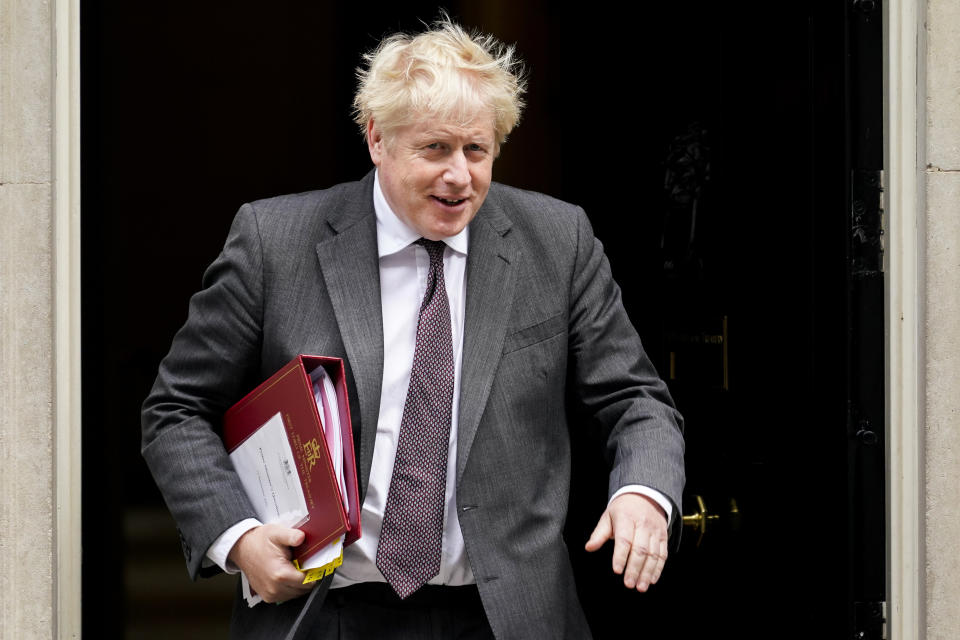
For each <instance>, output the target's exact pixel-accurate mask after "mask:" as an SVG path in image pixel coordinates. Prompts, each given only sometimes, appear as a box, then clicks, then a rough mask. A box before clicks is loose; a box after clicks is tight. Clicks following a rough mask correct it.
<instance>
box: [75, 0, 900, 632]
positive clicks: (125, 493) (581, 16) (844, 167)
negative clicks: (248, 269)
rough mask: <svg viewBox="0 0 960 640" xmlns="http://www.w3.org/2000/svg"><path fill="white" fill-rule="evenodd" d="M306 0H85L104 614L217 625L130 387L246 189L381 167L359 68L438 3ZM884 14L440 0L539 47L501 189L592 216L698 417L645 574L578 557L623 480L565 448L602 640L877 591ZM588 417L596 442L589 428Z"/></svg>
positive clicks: (88, 426)
mask: <svg viewBox="0 0 960 640" xmlns="http://www.w3.org/2000/svg"><path fill="white" fill-rule="evenodd" d="M307 4H308V3H303V4H300V3H281V4H280V5H275V6H273V7H272V8H271V9H269V10H266V9H263V8H262V7H261V5H259V4H257V3H250V2H239V3H233V4H231V6H230V11H229V13H224V12H222V11H220V10H218V9H216V8H214V7H207V6H206V5H196V4H194V3H189V4H188V3H162V4H159V5H151V6H139V5H138V6H132V5H131V6H126V5H124V6H115V5H110V6H107V5H106V3H102V4H101V3H95V2H84V3H83V5H82V29H83V43H82V65H83V87H82V107H83V123H82V124H83V126H82V131H83V134H82V135H83V139H82V142H83V150H82V160H83V169H82V170H83V202H82V204H83V256H84V257H83V286H84V289H83V291H84V299H83V335H84V338H83V340H84V343H83V347H84V360H83V367H84V385H83V386H84V397H83V405H84V450H83V468H84V540H83V547H84V565H83V567H84V583H83V589H84V590H83V598H84V630H85V631H86V632H87V633H88V634H89V635H91V636H95V637H176V636H179V637H184V638H186V637H191V635H190V634H191V633H195V634H197V635H198V637H199V635H200V634H207V635H206V637H210V635H209V634H214V636H216V635H217V634H223V633H224V630H225V629H226V625H227V621H228V619H229V606H230V605H229V598H230V595H231V593H232V580H230V579H228V578H225V577H220V578H217V579H215V580H214V581H212V582H208V583H205V584H203V585H191V584H189V583H188V581H187V579H186V573H185V572H184V570H183V568H182V564H181V562H182V560H181V558H180V551H179V544H178V542H177V538H176V532H175V530H174V529H173V526H172V524H171V523H170V521H169V520H167V519H166V516H165V515H164V511H163V507H162V502H161V501H160V498H159V494H158V493H157V491H156V490H155V488H154V487H153V483H152V480H151V479H150V478H149V476H148V474H147V472H146V469H145V468H144V466H143V464H142V462H141V460H140V458H139V455H138V450H139V445H138V443H139V429H138V424H139V417H138V416H139V404H140V402H141V401H142V399H143V397H144V396H145V395H146V393H147V391H148V389H149V386H150V384H151V383H152V380H153V376H154V375H155V373H156V366H157V364H158V362H159V360H160V358H161V357H162V356H163V354H164V353H165V351H166V348H167V347H168V345H169V340H170V338H171V337H172V335H173V333H174V332H175V330H176V329H177V328H178V327H179V326H180V324H181V323H182V321H183V319H184V316H185V313H186V303H187V299H188V297H189V296H190V294H191V293H193V292H194V291H195V290H196V289H197V287H198V286H199V282H200V275H201V274H202V271H203V269H204V268H205V266H206V265H207V264H208V263H209V262H210V261H211V260H212V259H213V258H214V257H215V256H216V254H217V253H218V252H219V249H220V247H221V244H222V241H223V238H224V237H225V234H226V230H227V227H228V225H229V223H230V220H231V218H232V216H233V214H234V212H235V211H236V209H237V208H238V207H239V205H240V204H241V203H243V202H245V201H248V200H253V199H256V198H260V197H265V196H270V195H275V194H279V193H285V192H292V191H299V190H305V189H312V188H320V187H325V186H329V185H332V184H335V183H337V182H342V181H345V180H353V179H356V178H358V177H360V176H362V175H363V174H364V173H365V172H366V171H367V169H368V168H369V159H368V157H367V154H366V149H365V148H364V145H363V143H362V140H361V138H360V136H359V134H358V132H357V131H355V128H354V127H353V125H352V123H351V122H350V115H349V109H350V107H349V104H350V99H351V94H352V90H353V82H354V81H353V69H354V67H356V66H357V64H358V63H359V57H360V54H361V53H362V52H363V51H365V50H367V49H369V48H370V47H371V46H373V45H374V44H375V43H376V40H377V39H378V38H379V37H380V36H381V35H382V34H384V33H387V32H390V31H393V30H396V29H398V28H401V29H402V28H406V29H416V28H417V24H418V23H417V18H422V19H426V20H429V19H431V18H432V17H433V16H434V15H435V13H436V5H435V4H434V5H431V4H426V3H414V5H405V6H403V7H401V8H397V7H393V8H390V9H388V10H385V11H378V12H376V15H371V13H372V12H370V11H369V8H368V7H362V6H352V5H348V4H347V3H338V4H335V5H332V6H312V5H311V6H307ZM810 4H811V5H820V4H826V3H810ZM867 4H869V3H853V4H851V5H850V6H847V5H846V4H840V5H838V6H832V7H827V6H809V7H804V6H797V5H795V4H783V3H781V4H780V5H776V4H774V5H771V4H769V3H759V2H747V3H739V4H736V5H729V4H727V5H723V4H718V3H712V2H694V3H684V4H683V5H677V6H676V7H674V6H659V5H657V6H654V5H650V6H642V7H637V8H633V9H629V10H623V9H621V10H618V11H617V12H616V13H615V14H613V15H611V14H610V13H606V12H604V13H600V12H596V13H589V12H586V10H585V8H584V7H583V6H577V7H571V8H560V7H558V6H552V5H548V4H547V3H531V4H528V5H525V6H514V5H510V6H509V11H508V10H507V8H508V6H507V4H506V3H502V2H495V3H487V5H486V6H485V8H482V9H481V8H476V7H471V6H468V3H461V5H462V6H461V5H457V4H454V5H450V6H449V8H450V11H451V14H452V15H453V16H454V17H455V18H457V17H459V18H460V19H462V20H463V22H465V23H467V24H471V25H476V26H478V27H480V28H482V29H484V30H487V31H491V32H493V33H495V34H497V35H498V36H499V37H501V38H502V39H504V40H506V41H510V42H516V43H517V48H518V50H519V53H520V54H521V55H522V56H523V57H524V58H525V59H526V60H527V62H528V64H529V67H530V74H531V75H530V91H529V95H528V104H529V107H528V110H527V111H526V114H525V117H524V120H523V122H522V123H521V125H520V127H519V128H518V129H517V131H516V132H515V133H514V134H513V135H512V136H511V139H510V141H509V143H508V144H507V145H506V146H505V148H504V150H503V153H502V156H501V158H500V159H498V161H497V163H496V165H495V169H494V171H495V179H497V180H499V181H502V182H506V183H508V184H513V185H516V186H520V187H525V188H530V189H535V190H538V191H543V192H546V193H549V194H551V195H554V196H557V197H560V198H562V199H565V200H568V201H572V202H575V203H577V204H580V205H582V206H583V207H584V208H585V210H586V211H587V213H588V215H589V216H590V219H591V221H592V223H593V224H594V227H595V230H596V232H597V235H598V237H599V238H600V239H601V240H602V241H603V242H604V245H605V247H606V250H607V253H608V255H609V257H610V260H611V263H612V265H613V271H614V274H615V276H616V277H617V279H618V281H619V282H620V284H621V287H622V289H623V295H624V300H625V303H626V305H627V307H628V311H629V312H630V314H631V317H632V318H633V320H634V323H635V324H636V325H637V327H638V329H639V331H640V332H641V335H642V337H643V338H644V342H645V345H646V347H647V350H648V351H649V352H650V353H651V355H652V356H653V357H654V359H655V362H656V364H657V367H658V369H659V371H660V373H661V375H662V376H663V377H665V378H667V379H668V380H669V382H670V385H671V389H672V391H673V393H674V395H675V398H676V400H677V402H678V404H679V406H680V408H681V410H682V411H683V413H684V415H685V417H686V420H687V441H688V451H687V472H688V487H687V495H686V496H685V503H686V504H685V505H684V513H685V514H687V515H689V516H691V518H690V526H689V527H687V528H686V530H685V533H684V538H683V541H682V544H681V548H680V550H679V551H677V552H675V553H674V554H673V555H672V556H671V559H670V561H669V564H668V568H667V571H666V572H665V574H664V578H663V579H662V581H661V584H659V585H657V586H656V587H655V588H654V589H653V590H652V591H651V593H649V594H646V595H639V594H635V593H629V592H626V591H625V590H624V589H623V588H622V586H619V585H618V584H617V580H616V579H615V578H614V577H613V576H612V574H611V572H610V570H609V560H608V556H609V551H607V552H606V553H604V552H601V554H599V555H597V556H592V555H591V556H588V555H586V554H584V553H582V552H580V551H579V549H580V548H582V544H583V541H585V540H586V537H587V535H588V533H589V529H590V528H591V527H592V526H593V524H594V523H595V520H596V517H597V516H598V515H599V513H600V510H602V507H603V501H604V499H605V491H606V481H605V479H604V478H603V477H602V475H600V474H598V473H597V471H598V465H599V464H600V461H599V460H598V459H597V457H595V456H592V455H583V456H582V457H580V458H578V459H577V460H576V463H577V466H576V473H577V474H578V476H577V483H576V486H577V488H578V490H577V493H576V494H575V495H574V496H573V497H572V504H571V516H570V522H569V525H568V529H567V539H568V545H569V546H570V549H571V553H572V555H573V557H574V562H575V566H576V568H577V570H578V574H579V584H580V587H581V599H582V600H583V602H584V605H585V607H586V609H587V611H588V614H589V615H590V617H591V624H592V625H593V627H594V630H595V635H596V636H597V637H600V638H606V637H615V634H617V633H619V632H620V631H622V630H623V629H624V628H625V627H626V626H627V625H630V627H631V628H637V630H638V632H639V631H640V630H641V629H644V628H646V627H645V626H641V625H650V628H651V629H652V631H650V632H649V633H648V634H647V636H648V637H662V636H666V635H667V634H670V635H671V636H672V637H700V636H704V635H713V634H716V635H717V636H723V637H726V636H734V637H744V638H746V637H769V636H771V635H774V636H776V637H835V636H840V635H843V634H845V633H848V632H850V633H851V634H852V630H853V628H854V625H855V622H856V621H855V620H854V616H855V611H858V610H860V609H858V606H857V605H855V604H854V603H855V602H863V603H865V604H864V605H863V606H862V607H861V608H862V609H863V611H866V612H869V610H870V609H869V604H870V603H872V602H876V601H878V600H881V599H882V594H883V584H882V576H883V573H884V572H883V571H882V570H880V571H878V570H877V567H878V565H877V560H876V558H877V557H879V558H880V560H879V561H880V563H881V567H880V568H881V569H882V558H883V555H882V549H883V521H882V504H883V497H882V485H883V477H882V465H880V468H879V469H877V468H876V466H877V465H876V464H875V463H876V461H877V460H878V459H879V460H880V461H882V460H883V456H882V442H877V441H875V440H874V441H872V442H871V443H870V444H869V445H866V444H865V440H869V435H866V434H864V433H863V431H864V430H866V431H871V429H869V426H870V424H873V425H882V424H883V419H882V413H880V414H877V408H876V406H866V404H864V399H867V400H869V401H870V402H873V403H874V405H875V404H876V402H877V389H876V385H875V384H874V383H875V378H871V377H870V375H869V374H870V372H871V371H872V372H873V373H876V372H877V371H879V372H880V373H881V374H882V369H883V353H882V346H881V348H880V350H878V349H877V342H876V339H875V337H876V335H878V332H879V335H882V329H883V327H882V315H881V314H879V313H877V314H871V313H870V312H869V305H870V304H875V301H876V283H877V280H876V279H870V278H871V277H872V276H871V277H868V278H867V279H866V280H864V278H863V277H860V276H856V275H855V274H853V272H852V271H851V264H852V262H851V252H852V251H853V249H856V248H857V247H853V249H852V248H851V247H852V245H851V241H850V238H851V230H850V224H851V218H850V211H851V204H850V203H851V202H853V201H854V200H856V199H857V198H856V197H855V195H856V194H853V193H852V191H854V190H856V189H858V188H859V187H854V186H852V184H853V183H852V182H851V176H852V175H853V173H852V172H853V171H854V170H855V169H863V170H873V169H878V168H879V164H878V162H876V161H877V157H876V155H875V151H876V149H877V144H878V143H877V139H876V133H875V132H876V131H878V130H879V129H878V128H877V127H876V126H875V124H872V123H873V122H874V121H873V120H870V118H871V117H873V116H872V115H871V114H873V115H875V113H874V112H873V111H871V109H875V110H879V109H880V102H879V100H880V96H879V94H876V95H873V94H872V93H871V92H875V91H876V89H877V87H876V86H875V85H876V83H875V82H873V81H872V80H870V79H869V78H872V77H873V76H872V75H871V74H872V73H879V70H880V68H881V58H880V50H879V33H876V34H875V35H870V34H871V33H873V32H870V31H869V29H867V31H868V33H867V34H866V35H864V34H863V33H860V32H857V31H856V30H855V29H856V28H857V25H860V26H862V25H863V24H865V23H868V24H869V25H871V26H872V27H876V26H878V24H877V23H876V20H878V18H879V7H878V6H874V7H873V9H872V11H873V12H874V13H870V11H871V9H870V7H866V8H865V7H864V5H867ZM853 5H858V7H859V8H857V9H856V11H859V12H860V13H854V9H852V8H851V7H853ZM858 34H859V35H858ZM871 37H872V38H874V40H872V41H871V42H873V41H876V45H877V46H876V47H875V48H871V47H870V46H866V47H858V45H857V43H858V42H862V40H863V39H867V40H869V39H870V38H871ZM858 38H860V39H859V40H858ZM851 51H854V52H857V54H856V55H855V56H854V58H855V60H854V63H851V62H850V60H851V58H850V56H849V53H850V52H851ZM857 56H859V57H857ZM871 83H872V84H871ZM863 122H869V123H871V124H870V126H872V127H873V129H872V131H873V132H874V133H873V134H872V136H871V135H867V136H866V138H867V140H868V141H867V142H864V141H863V137H864V134H862V130H863V125H862V123H863ZM868 128H869V127H868ZM857 132H860V133H857ZM858 136H859V137H858ZM858 141H859V142H858ZM871 145H872V146H871ZM668 174H669V175H668ZM858 184H859V183H858ZM858 193H859V192H858ZM860 200H861V201H863V202H870V201H871V200H870V197H869V196H861V198H860ZM864 233H867V232H866V231H865V232H864ZM867 235H869V233H868V234H867ZM866 244H870V243H866ZM858 246H859V245H858ZM871 246H872V245H871ZM860 248H862V247H860ZM860 264H861V267H862V266H863V264H864V263H863V262H861V263H860ZM861 275H862V274H861ZM858 278H859V279H858ZM881 282H882V281H881ZM858 283H859V284H858ZM861 285H862V286H861ZM881 290H882V287H881ZM870 300H873V301H874V302H870ZM881 303H882V298H881ZM860 338H863V339H862V340H861V339H860ZM871 368H872V369H871ZM871 381H873V382H871ZM881 389H882V386H881ZM881 393H882V392H881ZM867 404H869V403H867ZM882 404H883V403H882V395H880V397H879V407H880V410H881V411H882ZM853 405H856V407H859V408H856V409H855V410H854V409H851V406H853ZM864 407H865V408H864ZM854 414H856V419H853V418H852V417H851V416H853V415H854ZM863 420H866V421H867V424H863ZM851 425H855V426H856V428H855V429H853V430H852V432H851V429H852V427H851ZM589 433H590V432H589V430H588V429H584V430H582V431H578V432H577V433H576V434H575V435H574V437H575V438H579V439H581V440H580V442H581V443H582V444H583V445H584V446H583V447H577V448H576V449H577V450H582V451H595V450H597V447H590V446H587V445H591V444H596V443H594V442H592V441H591V438H592V436H590V435H589ZM880 433H882V429H880ZM851 443H854V444H851ZM861 445H864V446H867V447H872V448H869V449H864V448H863V447H862V446H861ZM864 451H867V455H864V454H863V452H864ZM878 451H879V458H877V452H878ZM853 469H858V470H864V469H866V471H865V473H866V474H867V475H856V474H853V475H852V470H853ZM878 474H879V475H878ZM878 492H879V493H878ZM878 495H879V502H878ZM697 496H699V497H700V499H702V501H703V508H704V510H705V513H702V514H701V515H700V519H699V520H698V519H697V518H696V517H694V516H696V515H697V514H696V513H695V512H697V510H698V508H699V507H698V504H699V503H698V502H697ZM878 504H879V505H880V507H881V508H880V509H879V514H878V513H877V508H876V507H877V505H878ZM713 516H716V519H714V518H713ZM878 518H879V520H878ZM701 522H705V523H706V525H705V527H704V529H705V533H704V535H703V536H702V539H701V536H700V530H699V529H698V527H699V525H700V523H701ZM877 549H880V555H879V556H878V555H877ZM878 580H879V587H878V586H877V585H878ZM201 594H209V597H208V598H207V597H204V596H203V595H201ZM878 594H879V595H878ZM862 615H867V614H866V613H864V614H862ZM151 633H152V634H154V635H150V634H151ZM865 637H870V636H865Z"/></svg>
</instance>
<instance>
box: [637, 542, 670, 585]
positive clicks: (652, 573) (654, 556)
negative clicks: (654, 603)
mask: <svg viewBox="0 0 960 640" xmlns="http://www.w3.org/2000/svg"><path fill="white" fill-rule="evenodd" d="M651 549H656V552H655V553H654V552H651V553H650V555H649V556H648V557H647V561H646V562H645V563H644V566H643V570H642V571H641V574H640V578H639V579H638V581H637V591H646V590H647V589H648V588H649V587H650V585H653V584H656V583H657V580H659V579H660V575H661V574H662V573H663V565H664V563H665V562H666V561H667V541H666V540H664V539H660V540H656V541H655V537H654V536H651Z"/></svg>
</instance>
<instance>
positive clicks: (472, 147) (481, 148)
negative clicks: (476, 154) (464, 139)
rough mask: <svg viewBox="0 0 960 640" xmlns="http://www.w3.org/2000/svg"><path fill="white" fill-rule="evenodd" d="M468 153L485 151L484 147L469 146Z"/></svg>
mask: <svg viewBox="0 0 960 640" xmlns="http://www.w3.org/2000/svg"><path fill="white" fill-rule="evenodd" d="M467 151H483V147H481V146H480V145H479V144H468V145H467Z"/></svg>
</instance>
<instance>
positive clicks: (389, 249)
mask: <svg viewBox="0 0 960 640" xmlns="http://www.w3.org/2000/svg"><path fill="white" fill-rule="evenodd" d="M373 178H374V180H373V210H374V211H375V212H376V214H377V256H378V257H380V258H382V257H383V256H388V255H390V254H393V253H397V252H398V251H400V250H402V249H405V248H406V247H408V246H410V245H411V244H412V243H414V242H416V241H417V240H419V239H420V234H418V233H417V232H416V231H414V230H413V229H411V228H410V227H408V226H407V224H406V223H405V222H404V221H403V220H401V219H400V218H398V217H397V214H395V213H394V212H393V209H391V208H390V205H389V204H387V199H386V198H385V197H384V195H383V191H382V190H381V189H380V171H379V170H377V171H376V172H375V173H374V176H373ZM468 229H469V225H467V226H466V227H464V228H463V231H461V232H460V233H458V234H457V235H455V236H450V237H449V238H444V239H443V241H444V242H445V243H446V245H447V246H448V247H450V248H451V249H453V250H454V251H456V252H457V253H462V254H463V255H467V245H468V242H467V240H468V237H469V235H468Z"/></svg>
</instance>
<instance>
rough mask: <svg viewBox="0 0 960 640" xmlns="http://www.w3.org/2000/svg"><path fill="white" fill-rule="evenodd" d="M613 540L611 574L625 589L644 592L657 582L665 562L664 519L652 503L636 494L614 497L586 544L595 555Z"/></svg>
mask: <svg viewBox="0 0 960 640" xmlns="http://www.w3.org/2000/svg"><path fill="white" fill-rule="evenodd" d="M611 538H612V539H613V571H614V573H616V574H618V575H619V574H623V585H624V586H625V587H627V588H628V589H634V588H636V590H637V591H646V590H647V589H648V588H649V587H650V585H652V584H655V583H656V582H657V580H659V579H660V573H661V572H662V571H663V563H664V562H666V560H667V517H666V514H665V513H664V512H663V509H662V508H661V507H660V505H658V504H657V503H656V502H655V501H654V500H653V499H651V498H648V497H647V496H644V495H640V494H636V493H625V494H623V495H620V496H617V497H616V498H615V499H614V500H613V501H612V502H611V503H610V504H609V505H607V509H606V511H604V512H603V515H602V516H600V522H599V523H597V527H596V528H595V529H594V530H593V533H592V534H591V535H590V539H589V540H587V544H586V549H587V551H596V550H597V549H599V548H600V547H602V546H603V544H604V543H605V542H606V541H607V540H609V539H611Z"/></svg>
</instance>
